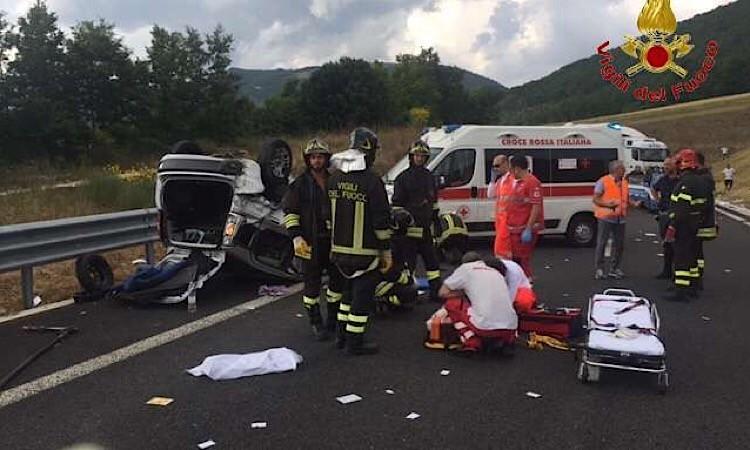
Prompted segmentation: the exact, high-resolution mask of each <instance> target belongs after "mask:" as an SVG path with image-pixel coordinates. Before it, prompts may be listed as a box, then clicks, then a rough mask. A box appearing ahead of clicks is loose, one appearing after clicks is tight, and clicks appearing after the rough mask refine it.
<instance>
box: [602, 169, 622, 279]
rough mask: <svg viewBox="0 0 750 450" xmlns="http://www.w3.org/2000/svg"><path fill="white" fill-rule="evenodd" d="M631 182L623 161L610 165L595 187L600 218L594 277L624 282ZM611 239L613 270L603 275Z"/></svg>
mask: <svg viewBox="0 0 750 450" xmlns="http://www.w3.org/2000/svg"><path fill="white" fill-rule="evenodd" d="M628 189H629V186H628V180H627V179H626V178H625V165H624V164H623V163H622V161H612V162H610V163H609V174H608V175H604V176H603V177H601V178H600V179H599V181H597V182H596V185H595V186H594V215H595V216H596V219H597V234H596V252H595V253H594V266H595V270H596V272H595V273H594V278H596V279H597V280H603V279H605V278H607V277H610V278H614V279H618V280H619V279H621V278H623V277H624V276H625V273H624V272H623V271H622V269H621V268H620V266H621V264H622V255H623V251H624V250H625V217H626V216H627V215H628V204H629V203H630V193H629V190H628ZM610 237H612V240H613V245H612V251H611V253H612V254H611V258H612V267H611V270H610V271H609V273H606V274H605V272H604V253H605V247H606V246H607V241H608V240H609V238H610Z"/></svg>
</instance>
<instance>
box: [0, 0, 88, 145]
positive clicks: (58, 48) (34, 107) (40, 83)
mask: <svg viewBox="0 0 750 450" xmlns="http://www.w3.org/2000/svg"><path fill="white" fill-rule="evenodd" d="M7 38H8V39H9V41H8V42H9V44H10V45H12V46H13V47H14V48H15V50H16V54H15V57H14V59H13V60H12V61H10V62H8V64H7V74H6V79H5V83H7V86H6V87H7V89H8V92H9V94H8V98H7V100H8V107H9V108H10V109H12V111H13V113H12V120H11V124H10V126H11V127H12V130H13V133H12V135H11V139H12V140H13V139H15V140H19V139H23V140H24V141H25V143H26V144H27V145H28V146H29V147H30V148H29V150H30V151H32V152H34V154H32V155H29V156H32V157H34V156H41V155H45V154H47V155H60V156H65V155H64V154H63V153H61V152H62V151H63V150H65V149H68V150H70V145H71V141H72V138H73V137H74V136H73V134H74V130H75V124H74V122H75V117H74V116H73V115H72V114H71V113H70V110H69V109H68V108H67V104H68V102H67V101H68V99H69V96H68V92H66V90H65V82H64V79H65V54H64V42H65V38H64V35H63V33H62V31H60V29H59V28H58V26H57V16H56V15H55V14H54V13H52V12H50V11H48V9H47V4H46V3H45V2H43V1H41V0H37V1H36V3H34V5H33V6H32V7H31V8H30V9H29V11H28V12H27V14H26V16H25V17H20V18H19V19H18V30H17V31H14V32H11V33H10V34H8V35H7Z"/></svg>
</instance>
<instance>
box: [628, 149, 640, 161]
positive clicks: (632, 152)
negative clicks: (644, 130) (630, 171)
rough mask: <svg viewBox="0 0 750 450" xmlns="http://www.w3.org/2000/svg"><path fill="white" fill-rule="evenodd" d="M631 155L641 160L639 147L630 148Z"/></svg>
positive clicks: (635, 159) (634, 159)
mask: <svg viewBox="0 0 750 450" xmlns="http://www.w3.org/2000/svg"><path fill="white" fill-rule="evenodd" d="M630 157H631V158H633V161H640V157H639V156H638V149H637V148H634V149H632V150H630Z"/></svg>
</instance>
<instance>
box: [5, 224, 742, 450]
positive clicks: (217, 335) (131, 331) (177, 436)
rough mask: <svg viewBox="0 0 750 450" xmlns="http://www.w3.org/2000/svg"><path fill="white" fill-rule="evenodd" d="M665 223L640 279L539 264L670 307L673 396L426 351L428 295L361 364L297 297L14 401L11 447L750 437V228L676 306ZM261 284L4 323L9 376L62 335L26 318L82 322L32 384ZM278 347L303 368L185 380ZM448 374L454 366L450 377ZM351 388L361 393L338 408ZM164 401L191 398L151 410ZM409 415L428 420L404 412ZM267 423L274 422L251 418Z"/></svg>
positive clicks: (641, 245)
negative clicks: (664, 253)
mask: <svg viewBox="0 0 750 450" xmlns="http://www.w3.org/2000/svg"><path fill="white" fill-rule="evenodd" d="M654 230H655V223H654V222H653V220H652V219H651V218H650V217H648V216H646V215H645V214H640V213H639V214H636V215H634V217H632V218H631V220H630V222H629V224H628V240H627V244H626V259H625V264H624V269H625V271H626V272H627V273H628V275H629V277H628V278H626V279H625V280H622V281H619V282H596V281H594V280H593V278H592V272H593V271H592V250H591V249H571V248H568V247H566V246H564V245H562V244H561V243H560V242H558V241H554V240H547V241H545V242H543V243H542V245H541V247H540V248H539V249H538V251H537V253H536V257H535V261H534V265H535V270H536V275H537V283H536V290H537V291H538V293H539V294H540V297H541V298H542V300H543V301H544V302H545V303H547V304H550V305H555V306H571V307H576V306H578V307H583V306H585V305H586V302H587V298H588V297H589V296H590V295H592V294H594V293H597V292H601V291H602V290H603V289H604V288H606V287H623V288H630V289H634V290H635V291H637V292H638V293H639V294H641V295H644V296H647V297H649V298H651V299H652V300H654V301H656V302H657V303H658V306H659V310H660V313H661V316H662V336H663V338H664V340H665V344H666V347H667V355H668V364H669V366H670V371H671V376H672V379H671V383H672V385H671V387H670V391H669V393H668V394H667V395H666V396H661V395H658V394H657V393H656V389H655V379H654V378H655V377H654V376H648V375H641V374H634V373H623V372H605V373H603V375H602V380H601V382H600V383H598V384H595V385H583V384H581V383H580V382H578V381H577V380H576V376H575V372H576V364H575V362H574V360H573V357H572V356H571V354H569V353H565V352H560V351H557V350H552V349H545V350H543V351H533V350H527V349H524V348H519V349H518V350H517V352H516V355H515V357H512V358H501V357H494V358H475V359H465V358H461V357H458V356H455V355H452V354H447V353H443V352H439V351H429V350H426V349H424V348H423V347H422V340H423V338H424V335H425V328H424V320H425V319H426V317H428V316H429V315H430V314H431V313H432V311H433V310H434V309H435V306H434V305H430V304H423V305H420V306H418V307H417V308H416V310H415V311H413V312H411V313H408V314H381V315H379V316H378V317H377V318H376V320H375V322H374V325H373V329H372V336H373V338H374V339H375V340H377V341H378V342H379V343H380V344H381V347H382V351H381V353H380V354H379V355H376V356H368V357H349V356H346V355H344V354H342V353H341V352H339V351H337V350H335V349H334V348H333V347H332V344H331V343H316V342H311V341H310V339H309V337H308V328H307V326H306V319H304V318H299V317H297V314H298V313H300V312H302V306H301V300H300V298H299V296H298V295H295V296H292V297H290V298H287V299H283V300H280V301H277V302H275V303H272V304H269V305H267V306H264V307H262V308H259V309H256V310H254V311H249V312H247V313H245V314H243V315H241V316H239V317H236V318H233V319H230V320H227V321H225V322H223V323H221V324H219V325H216V326H213V327H210V328H207V329H205V330H202V331H199V332H197V333H195V334H192V335H190V336H187V337H185V338H182V339H179V340H177V341H174V342H171V343H169V344H166V345H163V346H161V347H158V348H156V349H153V350H150V351H147V352H145V353H142V354H140V355H138V356H135V357H133V358H130V359H128V360H126V361H123V362H120V363H117V364H113V365H111V366H109V367H106V368H104V369H101V370H99V371H96V372H94V373H92V374H90V375H87V376H84V377H81V378H78V379H76V380H73V381H71V382H68V383H65V384H62V385H60V386H58V387H55V388H53V389H50V390H47V391H44V392H41V393H39V394H37V395H34V396H31V397H29V398H27V399H25V400H22V401H20V402H18V403H15V404H12V405H9V406H6V407H4V408H0V442H2V447H3V448H18V449H21V448H23V449H55V448H62V447H65V446H67V445H71V444H73V443H81V442H91V443H96V444H99V445H101V446H103V447H105V448H111V449H120V448H123V449H131V448H139V449H141V448H143V449H151V448H158V449H162V448H165V449H171V448H197V444H198V443H201V442H204V441H207V440H209V439H211V440H213V441H215V442H216V446H215V447H214V448H303V447H304V448H426V447H433V448H466V447H480V448H500V447H506V448H601V447H607V448H634V447H642V448H654V447H670V448H709V447H710V448H747V443H748V442H750V427H748V425H750V421H749V420H748V419H747V416H746V414H747V410H748V408H747V406H746V405H747V404H748V401H750V391H749V390H748V389H747V380H748V378H750V363H748V359H747V355H750V340H749V339H747V337H746V334H745V332H746V330H747V326H746V323H745V314H749V313H750V306H748V303H747V298H746V294H747V292H750V270H748V268H747V264H746V262H745V259H744V258H745V256H746V255H748V254H750V239H749V238H750V228H748V227H747V226H745V225H741V224H738V223H735V222H731V221H729V220H722V235H721V237H720V239H718V240H717V241H715V242H712V243H709V244H708V245H707V246H706V255H707V256H706V259H707V261H708V262H707V272H706V274H707V276H706V291H705V292H704V294H703V296H702V297H701V298H700V299H698V300H695V301H692V302H691V303H689V304H673V303H669V302H664V301H660V300H661V298H662V296H663V294H664V291H665V287H666V286H665V284H664V282H662V281H658V280H655V279H654V278H653V275H654V274H656V272H657V271H658V269H659V264H660V261H659V258H658V257H657V253H660V246H659V245H657V244H654V243H653V241H654V239H655V238H653V237H648V236H645V235H644V233H651V232H654ZM727 270H731V271H727ZM256 287H257V283H255V282H252V281H243V280H238V279H237V278H226V277H224V278H221V279H217V280H215V281H214V282H213V283H212V284H211V286H209V287H207V288H206V289H205V290H204V291H203V292H202V293H201V297H200V299H199V311H198V313H197V314H194V315H189V314H187V313H186V311H185V309H184V307H183V306H171V307H158V308H154V307H151V308H143V307H128V306H126V305H118V304H107V303H102V304H91V305H76V306H73V307H69V308H65V309H64V310H61V311H54V312H50V313H46V314H43V315H39V316H36V317H33V318H28V319H24V320H19V321H15V322H11V323H6V324H3V325H1V326H0V343H1V345H0V348H2V358H1V360H0V373H5V372H6V371H8V370H9V369H10V368H12V367H13V366H14V365H16V364H17V363H18V362H20V361H21V360H22V359H23V358H24V357H25V356H26V355H28V354H29V353H30V352H31V351H33V349H35V348H37V347H38V346H39V345H40V344H43V343H44V341H45V339H49V338H50V336H36V335H29V334H28V333H24V332H22V331H20V327H21V326H22V325H26V324H45V325H61V324H65V325H69V324H70V325H76V326H78V327H79V328H80V329H81V331H80V333H79V334H77V335H75V336H72V337H71V338H69V339H68V340H66V341H65V342H64V343H63V344H61V345H60V346H58V347H57V348H55V349H53V350H52V351H51V352H50V353H49V354H47V355H45V356H43V357H42V359H40V360H39V361H37V362H36V363H34V365H33V366H32V367H30V368H29V370H28V371H26V372H24V374H23V375H22V376H21V377H20V378H19V379H18V380H17V382H16V383H15V384H16V385H17V384H19V383H25V382H28V381H30V380H33V379H35V378H37V377H40V376H43V375H47V374H50V373H52V372H54V371H56V370H59V369H62V368H65V367H67V366H69V365H71V364H75V363H78V362H81V361H84V360H86V359H88V358H91V357H93V356H97V355H100V354H103V353H106V352H109V351H111V350H114V349H116V348H119V347H122V346H124V345H127V344H130V343H133V342H135V341H137V340H140V339H143V338H144V337H148V336H151V335H154V334H157V333H160V332H162V331H165V330H168V329H171V328H174V327H176V326H179V325H182V324H184V323H186V322H189V321H192V320H195V319H197V318H199V317H201V316H203V315H207V314H210V313H213V312H216V311H219V310H222V309H225V308H228V307H230V306H232V305H236V304H238V303H241V302H243V301H246V300H248V299H249V298H252V297H253V296H254V292H255V290H256ZM82 311H86V314H85V315H81V312H82ZM749 315H750V314H749ZM707 319H708V320H707ZM280 346H286V347H289V348H292V349H294V350H296V351H298V352H299V353H300V354H302V355H303V356H304V358H305V361H304V363H303V364H302V365H301V366H300V368H299V369H298V370H297V371H295V372H290V373H286V374H278V375H267V376H262V377H253V378H246V379H240V380H235V381H224V382H213V381H210V380H209V379H207V378H194V377H192V376H190V375H188V374H186V373H185V369H188V368H190V367H193V366H195V365H197V364H199V363H200V362H201V361H202V360H203V358H204V357H206V356H209V355H213V354H219V353H246V352H252V351H259V350H264V349H267V348H271V347H280ZM443 369H448V370H450V374H449V375H448V376H441V375H440V372H441V370H443ZM386 389H392V390H393V391H395V394H394V395H387V394H386V393H385V392H384V391H385V390H386ZM527 391H533V392H536V393H539V394H541V395H542V397H541V398H537V399H534V398H530V397H528V396H527V395H526V392H527ZM350 393H356V394H358V395H360V396H361V397H363V400H362V401H360V402H358V403H353V404H349V405H341V404H339V403H337V402H336V400H335V399H336V397H338V396H341V395H346V394H350ZM153 396H166V397H172V398H174V399H175V401H174V403H172V404H171V405H169V406H167V407H154V406H147V405H145V402H146V401H147V400H148V399H149V398H151V397H153ZM411 412H416V413H418V414H420V415H421V417H419V418H418V419H416V420H408V419H406V418H405V417H406V416H407V415H408V414H409V413H411ZM258 421H263V422H267V423H268V427H267V428H265V429H253V428H251V423H253V422H258Z"/></svg>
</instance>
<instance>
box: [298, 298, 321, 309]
mask: <svg viewBox="0 0 750 450" xmlns="http://www.w3.org/2000/svg"><path fill="white" fill-rule="evenodd" d="M319 301H320V297H308V296H306V295H303V296H302V303H304V304H305V308H310V307H312V306H315V305H317V304H318V302H319Z"/></svg>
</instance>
